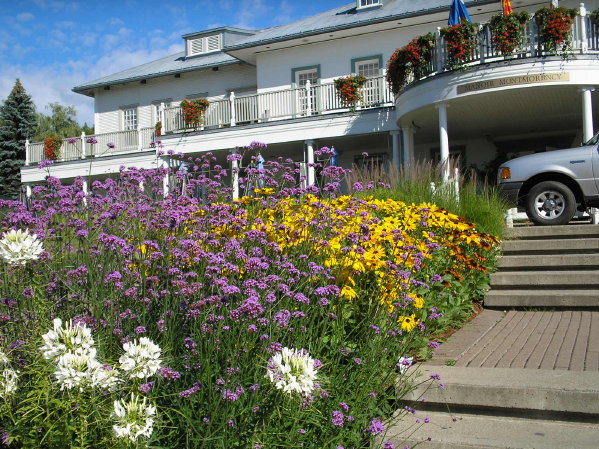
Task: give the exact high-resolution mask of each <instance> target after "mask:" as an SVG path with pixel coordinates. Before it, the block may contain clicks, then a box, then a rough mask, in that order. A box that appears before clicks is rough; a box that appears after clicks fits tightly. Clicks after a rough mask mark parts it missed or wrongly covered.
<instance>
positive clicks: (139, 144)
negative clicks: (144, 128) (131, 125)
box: [117, 123, 143, 151]
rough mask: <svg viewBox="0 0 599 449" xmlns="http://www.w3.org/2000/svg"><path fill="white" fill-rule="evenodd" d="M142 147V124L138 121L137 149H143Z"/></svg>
mask: <svg viewBox="0 0 599 449" xmlns="http://www.w3.org/2000/svg"><path fill="white" fill-rule="evenodd" d="M117 145H118V144H117ZM142 147H143V145H142V141H141V126H140V125H139V123H138V124H137V150H138V151H141V149H142ZM117 148H118V147H117Z"/></svg>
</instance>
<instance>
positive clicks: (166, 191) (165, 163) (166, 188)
mask: <svg viewBox="0 0 599 449" xmlns="http://www.w3.org/2000/svg"><path fill="white" fill-rule="evenodd" d="M162 168H165V169H166V170H167V173H166V174H165V175H164V178H162V196H163V197H164V198H166V197H167V196H168V194H169V193H170V185H169V179H168V178H169V174H170V168H169V163H168V159H166V158H165V159H162Z"/></svg>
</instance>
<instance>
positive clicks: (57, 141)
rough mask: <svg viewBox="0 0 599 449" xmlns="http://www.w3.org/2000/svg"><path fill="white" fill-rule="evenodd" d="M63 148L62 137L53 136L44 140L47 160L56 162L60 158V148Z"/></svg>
mask: <svg viewBox="0 0 599 449" xmlns="http://www.w3.org/2000/svg"><path fill="white" fill-rule="evenodd" d="M61 146H62V137H58V136H51V137H48V138H46V139H44V157H45V158H46V159H47V160H50V161H55V160H56V159H58V158H59V157H60V147H61Z"/></svg>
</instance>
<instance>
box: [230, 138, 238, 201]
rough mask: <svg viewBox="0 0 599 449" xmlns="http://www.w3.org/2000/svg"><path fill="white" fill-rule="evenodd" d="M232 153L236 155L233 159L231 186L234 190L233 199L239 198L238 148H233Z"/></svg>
mask: <svg viewBox="0 0 599 449" xmlns="http://www.w3.org/2000/svg"><path fill="white" fill-rule="evenodd" d="M230 152H231V154H232V155H233V156H234V157H233V158H232V159H231V187H232V190H233V193H232V196H233V200H237V199H239V160H238V159H237V154H238V150H237V148H233V149H232V150H231V151H230Z"/></svg>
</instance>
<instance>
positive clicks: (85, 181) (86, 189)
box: [81, 178, 89, 206]
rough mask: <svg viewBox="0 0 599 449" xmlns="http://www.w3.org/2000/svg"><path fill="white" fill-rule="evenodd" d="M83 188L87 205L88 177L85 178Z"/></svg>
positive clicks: (84, 200) (84, 201) (84, 202)
mask: <svg viewBox="0 0 599 449" xmlns="http://www.w3.org/2000/svg"><path fill="white" fill-rule="evenodd" d="M81 190H82V191H83V195H85V196H84V197H83V204H85V205H86V206H87V194H88V193H89V191H88V185H87V178H83V184H82V185H81Z"/></svg>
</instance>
